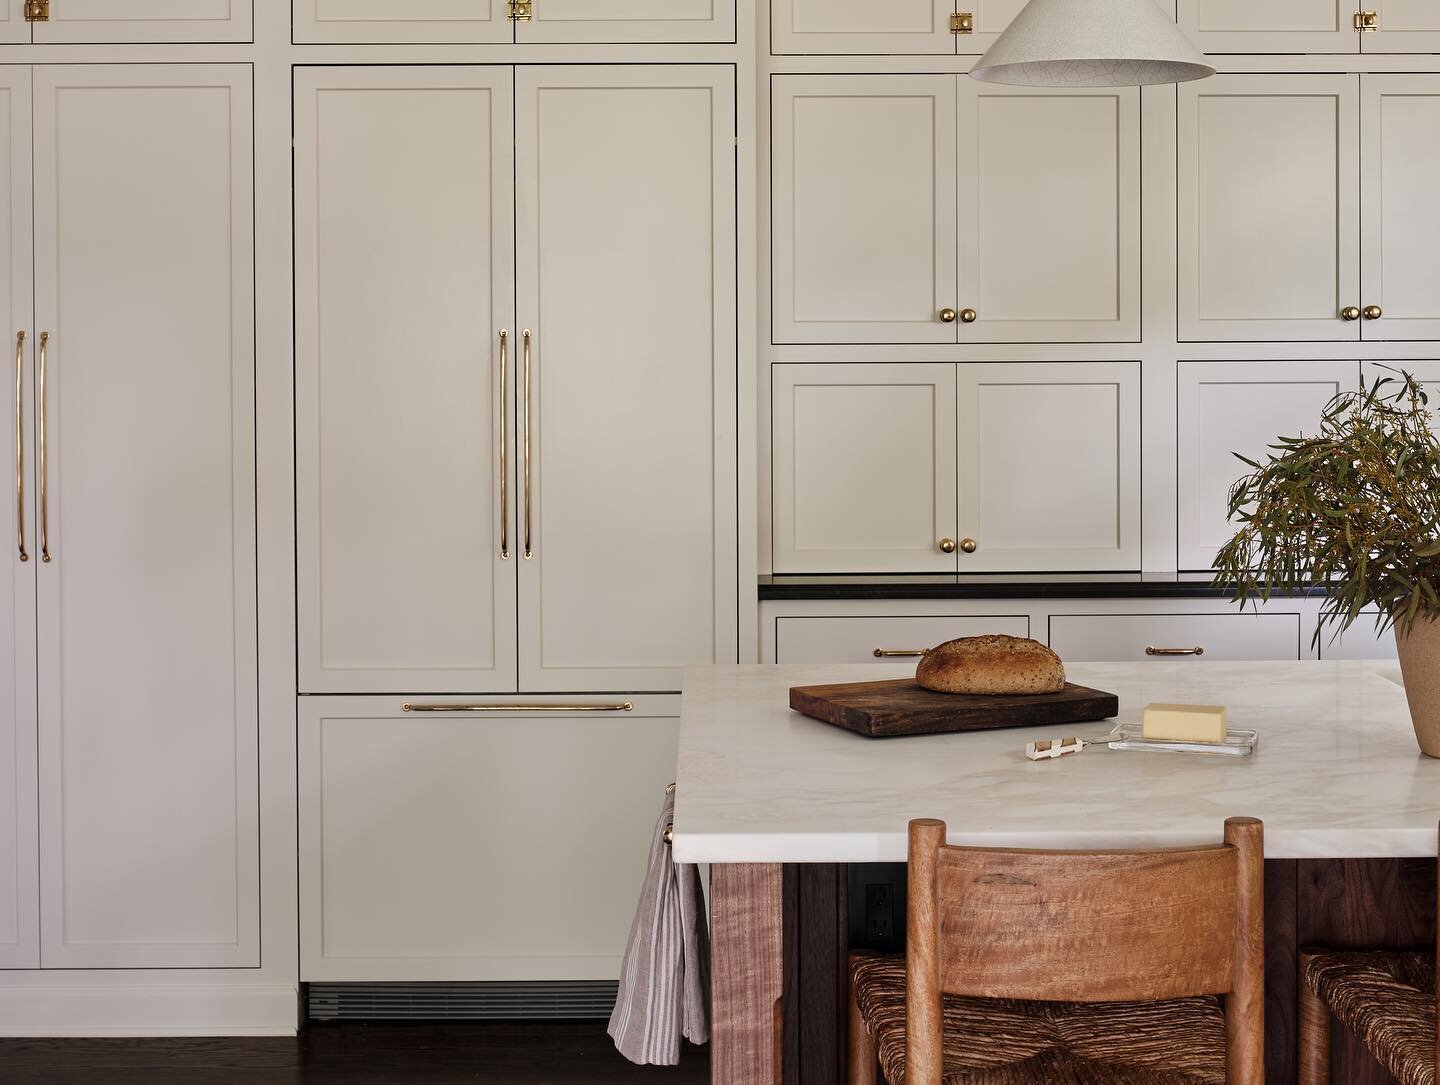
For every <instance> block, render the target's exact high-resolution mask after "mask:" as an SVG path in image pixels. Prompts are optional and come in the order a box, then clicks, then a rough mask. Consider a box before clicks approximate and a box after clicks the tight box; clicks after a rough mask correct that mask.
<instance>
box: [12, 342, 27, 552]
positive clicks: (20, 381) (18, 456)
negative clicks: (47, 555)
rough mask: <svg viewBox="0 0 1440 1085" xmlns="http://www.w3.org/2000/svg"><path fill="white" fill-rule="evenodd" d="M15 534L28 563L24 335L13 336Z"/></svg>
mask: <svg viewBox="0 0 1440 1085" xmlns="http://www.w3.org/2000/svg"><path fill="white" fill-rule="evenodd" d="M15 534H16V536H17V538H18V541H19V546H20V560H21V561H29V560H30V552H29V551H28V550H26V549H25V333H24V332H20V333H18V334H17V335H16V336H15Z"/></svg>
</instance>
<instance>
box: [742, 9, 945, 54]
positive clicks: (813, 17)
mask: <svg viewBox="0 0 1440 1085" xmlns="http://www.w3.org/2000/svg"><path fill="white" fill-rule="evenodd" d="M954 10H955V8H954V6H953V5H952V4H951V3H950V0H773V2H772V3H771V6H770V51H771V52H772V53H777V54H796V53H832V54H845V53H850V54H858V53H888V54H900V53H930V54H944V53H949V54H953V53H954V52H955V42H956V37H955V35H954V34H952V33H951V32H950V13H951V12H952V11H954Z"/></svg>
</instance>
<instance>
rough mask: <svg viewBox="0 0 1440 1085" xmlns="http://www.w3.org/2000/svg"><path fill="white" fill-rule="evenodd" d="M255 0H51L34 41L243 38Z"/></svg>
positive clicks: (35, 26) (247, 33)
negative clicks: (47, 15)
mask: <svg viewBox="0 0 1440 1085" xmlns="http://www.w3.org/2000/svg"><path fill="white" fill-rule="evenodd" d="M252 3H253V0H51V4H50V17H49V18H48V19H47V20H45V21H44V22H40V23H32V24H30V26H31V27H32V28H33V31H34V39H33V40H34V41H35V42H37V43H53V44H60V43H87V42H94V43H97V44H101V43H119V42H191V41H193V42H241V41H251V40H253V39H254V30H253V28H252V24H251V9H252Z"/></svg>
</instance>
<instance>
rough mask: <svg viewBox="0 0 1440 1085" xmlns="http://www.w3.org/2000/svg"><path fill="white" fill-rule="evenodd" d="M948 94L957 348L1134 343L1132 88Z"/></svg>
mask: <svg viewBox="0 0 1440 1085" xmlns="http://www.w3.org/2000/svg"><path fill="white" fill-rule="evenodd" d="M959 89H960V99H959V124H960V139H959V201H960V203H959V216H958V220H959V223H960V254H959V272H960V283H959V291H958V298H959V303H960V307H961V308H968V309H974V310H975V311H976V313H977V314H978V319H977V320H975V322H973V323H964V322H963V321H962V322H961V323H959V324H958V325H957V326H958V328H959V333H960V341H961V342H962V343H1016V342H1019V343H1025V342H1087V341H1112V342H1114V341H1121V340H1128V341H1134V340H1138V339H1139V337H1140V193H1139V185H1140V96H1139V92H1138V90H1135V89H1131V88H1127V89H1124V90H1101V91H1079V92H1065V91H1055V90H1031V89H1027V88H1019V87H997V86H992V85H989V84H984V83H978V82H976V81H974V80H971V79H961V80H960V81H959Z"/></svg>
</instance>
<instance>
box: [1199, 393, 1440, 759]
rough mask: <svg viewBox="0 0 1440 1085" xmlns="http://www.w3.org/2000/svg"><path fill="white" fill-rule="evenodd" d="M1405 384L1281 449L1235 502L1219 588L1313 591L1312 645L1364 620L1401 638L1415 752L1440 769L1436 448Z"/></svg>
mask: <svg viewBox="0 0 1440 1085" xmlns="http://www.w3.org/2000/svg"><path fill="white" fill-rule="evenodd" d="M1434 422H1435V418H1434V415H1433V413H1432V412H1431V410H1430V407H1429V401H1428V398H1427V396H1426V394H1425V390H1424V388H1423V387H1422V386H1421V385H1420V383H1419V382H1418V381H1417V380H1416V379H1415V378H1414V377H1413V376H1411V375H1410V374H1409V373H1400V374H1399V375H1398V376H1387V377H1382V378H1379V379H1377V380H1376V381H1374V383H1372V384H1370V385H1368V386H1362V387H1361V388H1359V389H1357V390H1355V391H1351V392H1345V393H1342V394H1340V395H1338V396H1336V397H1335V398H1334V399H1333V400H1331V401H1330V403H1329V404H1328V405H1327V406H1326V408H1325V411H1324V413H1323V414H1322V416H1321V418H1320V428H1319V432H1318V433H1317V434H1316V435H1315V436H1309V437H1305V436H1301V437H1281V438H1279V439H1278V440H1277V442H1276V443H1275V444H1273V445H1271V446H1270V450H1271V451H1270V453H1269V455H1268V456H1267V457H1266V460H1265V462H1264V463H1260V462H1257V461H1256V460H1252V459H1247V458H1246V457H1244V456H1240V455H1239V454H1238V453H1237V454H1236V455H1237V457H1238V458H1239V459H1240V460H1241V461H1243V462H1244V463H1245V464H1246V465H1247V466H1249V467H1250V468H1251V473H1250V474H1248V475H1246V476H1245V477H1244V478H1242V479H1241V480H1240V481H1239V482H1237V483H1236V484H1235V486H1234V488H1233V489H1232V490H1231V493H1230V519H1231V520H1233V521H1235V522H1237V523H1239V524H1240V530H1239V531H1237V532H1236V534H1235V537H1234V538H1232V539H1231V540H1230V541H1229V542H1228V543H1226V544H1225V545H1224V546H1223V547H1222V548H1221V550H1220V552H1219V554H1218V555H1217V556H1216V558H1215V570H1216V576H1215V579H1216V583H1217V584H1224V585H1228V586H1232V587H1233V589H1234V591H1235V599H1236V601H1237V602H1239V603H1240V604H1241V605H1242V606H1243V605H1244V604H1245V603H1246V602H1249V601H1252V600H1264V599H1269V598H1271V596H1274V595H1285V594H1290V593H1293V592H1295V591H1301V590H1304V589H1306V588H1309V587H1311V586H1315V585H1318V586H1322V587H1324V588H1325V589H1326V591H1327V593H1328V594H1327V596H1326V599H1325V602H1324V604H1323V606H1322V607H1321V611H1320V622H1319V625H1318V626H1317V628H1316V630H1315V643H1316V644H1317V645H1318V644H1319V643H1320V639H1321V635H1322V633H1323V632H1324V630H1325V629H1326V628H1327V627H1333V629H1334V636H1339V634H1340V633H1342V632H1344V630H1346V629H1348V628H1349V627H1350V626H1352V625H1354V624H1355V622H1356V621H1357V620H1358V619H1359V618H1360V616H1361V613H1362V612H1363V611H1365V610H1367V609H1371V608H1373V609H1374V610H1375V611H1376V612H1378V616H1377V618H1376V623H1377V627H1378V628H1379V629H1380V630H1381V631H1382V632H1383V631H1384V630H1385V629H1386V628H1387V627H1392V626H1393V627H1394V630H1395V640H1396V643H1397V644H1398V646H1399V649H1400V668H1401V671H1402V673H1403V675H1404V679H1405V692H1406V695H1407V696H1408V698H1409V701H1410V716H1411V720H1412V722H1413V723H1414V725H1415V737H1416V738H1417V739H1418V740H1419V742H1420V748H1421V749H1422V750H1423V751H1424V752H1425V753H1426V754H1427V755H1428V756H1430V757H1440V594H1437V591H1440V437H1437V436H1436V432H1435V429H1434V428H1433V425H1434Z"/></svg>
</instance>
